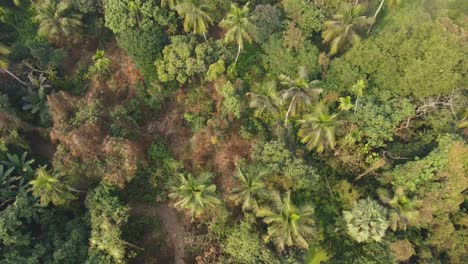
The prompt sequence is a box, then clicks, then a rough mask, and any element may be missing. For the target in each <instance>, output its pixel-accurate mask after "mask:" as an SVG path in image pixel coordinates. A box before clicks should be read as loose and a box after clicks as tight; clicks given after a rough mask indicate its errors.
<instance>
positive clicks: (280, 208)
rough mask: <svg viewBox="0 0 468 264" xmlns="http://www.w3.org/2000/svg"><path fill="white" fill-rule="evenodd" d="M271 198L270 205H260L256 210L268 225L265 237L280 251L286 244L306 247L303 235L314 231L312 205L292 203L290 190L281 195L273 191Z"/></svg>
mask: <svg viewBox="0 0 468 264" xmlns="http://www.w3.org/2000/svg"><path fill="white" fill-rule="evenodd" d="M271 198H272V202H271V207H268V206H266V207H261V208H259V210H258V211H257V216H259V217H263V222H265V223H266V224H267V225H268V235H267V237H266V239H267V240H270V239H272V240H273V243H274V244H275V245H276V247H277V248H278V249H279V250H281V251H282V250H284V248H285V247H286V246H298V247H301V248H308V247H309V244H308V243H307V241H306V238H305V236H307V235H312V234H314V233H315V229H314V221H313V219H312V215H313V214H314V209H313V207H312V206H311V205H309V204H305V205H303V206H301V207H298V206H296V205H294V204H293V202H292V201H291V193H290V192H286V193H285V194H284V195H283V197H281V196H280V194H279V193H278V192H274V193H273V195H272V197H271Z"/></svg>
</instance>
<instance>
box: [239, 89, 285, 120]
mask: <svg viewBox="0 0 468 264" xmlns="http://www.w3.org/2000/svg"><path fill="white" fill-rule="evenodd" d="M257 87H258V89H257V90H258V91H257V93H255V92H250V93H247V94H246V95H247V96H248V97H249V99H250V103H249V107H250V108H255V109H256V110H255V115H256V116H260V115H261V114H262V113H263V112H264V111H265V110H266V111H268V112H270V113H271V114H272V115H273V116H277V115H278V114H279V109H278V105H279V98H278V95H277V92H276V82H275V81H266V82H265V83H263V84H261V85H258V86H257Z"/></svg>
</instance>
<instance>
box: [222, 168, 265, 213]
mask: <svg viewBox="0 0 468 264" xmlns="http://www.w3.org/2000/svg"><path fill="white" fill-rule="evenodd" d="M265 174H266V172H265V171H261V170H259V169H258V168H251V169H250V171H247V172H245V171H242V170H241V169H238V170H237V173H236V174H235V177H236V179H237V187H235V188H233V189H232V191H231V195H230V196H229V198H230V199H231V200H232V201H234V203H235V204H236V205H239V204H242V211H244V212H245V211H247V210H257V209H258V203H257V198H258V197H259V196H262V195H263V194H264V192H265V184H264V183H263V181H262V177H264V176H265Z"/></svg>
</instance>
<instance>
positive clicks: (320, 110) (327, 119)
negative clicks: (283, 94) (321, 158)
mask: <svg viewBox="0 0 468 264" xmlns="http://www.w3.org/2000/svg"><path fill="white" fill-rule="evenodd" d="M299 123H300V124H301V127H300V128H299V131H298V133H297V134H298V136H299V137H300V138H301V142H302V143H306V144H307V145H306V146H307V149H309V150H312V149H314V148H315V149H316V150H317V152H319V153H320V152H322V151H323V150H324V149H325V147H327V146H328V147H330V148H334V147H335V144H336V140H335V136H336V135H335V134H336V132H337V130H338V129H339V126H340V125H341V121H339V120H338V114H330V113H329V111H328V107H326V106H325V105H324V104H323V103H320V104H319V105H317V106H316V108H315V110H314V111H313V112H312V113H310V114H307V115H305V116H304V119H302V120H299Z"/></svg>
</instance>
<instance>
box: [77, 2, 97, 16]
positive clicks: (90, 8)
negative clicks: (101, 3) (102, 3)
mask: <svg viewBox="0 0 468 264" xmlns="http://www.w3.org/2000/svg"><path fill="white" fill-rule="evenodd" d="M72 3H73V6H74V7H75V9H76V10H78V11H80V12H81V13H83V14H86V13H94V12H96V11H97V9H98V3H97V2H96V1H94V0H72Z"/></svg>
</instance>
